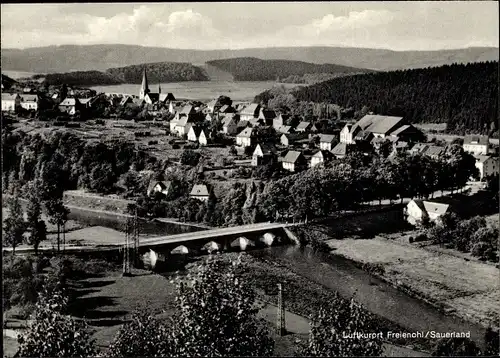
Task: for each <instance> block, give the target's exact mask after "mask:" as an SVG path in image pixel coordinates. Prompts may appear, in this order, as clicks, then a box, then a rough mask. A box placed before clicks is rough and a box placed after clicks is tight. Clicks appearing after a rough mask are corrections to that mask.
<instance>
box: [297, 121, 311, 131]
mask: <svg viewBox="0 0 500 358" xmlns="http://www.w3.org/2000/svg"><path fill="white" fill-rule="evenodd" d="M310 125H311V122H300V123H299V125H298V126H297V128H296V130H306V129H307V128H308V127H309V126H310Z"/></svg>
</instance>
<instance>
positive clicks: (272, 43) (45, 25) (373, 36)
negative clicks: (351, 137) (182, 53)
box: [1, 1, 499, 51]
mask: <svg viewBox="0 0 500 358" xmlns="http://www.w3.org/2000/svg"><path fill="white" fill-rule="evenodd" d="M498 27H499V11H498V2H496V1H484V2H472V1H450V2H447V1H439V2H434V1H433V2H425V1H422V2H420V1H415V2H386V1H380V2H307V3H305V2H291V3H286V2H277V3H272V2H267V3H258V2H251V3H250V2H249V3H242V2H239V3H220V2H218V3H195V2H183V3H112V4H111V3H107V4H106V3H101V4H96V3H87V4H82V3H73V4H54V3H51V4H2V5H1V39H2V41H1V47H2V48H28V47H41V46H50V45H90V44H132V45H143V46H159V47H169V48H184V49H204V50H206V49H240V48H253V47H281V46H344V47H365V48H385V49H391V50H399V51H404V50H440V49H455V48H465V47H473V46H492V47H498V42H499V32H498V31H499V30H498Z"/></svg>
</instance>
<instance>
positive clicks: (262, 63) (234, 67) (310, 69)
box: [207, 57, 372, 81]
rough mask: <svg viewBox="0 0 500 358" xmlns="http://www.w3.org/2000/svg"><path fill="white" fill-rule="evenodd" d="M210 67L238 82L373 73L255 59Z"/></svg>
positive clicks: (288, 61)
mask: <svg viewBox="0 0 500 358" xmlns="http://www.w3.org/2000/svg"><path fill="white" fill-rule="evenodd" d="M207 63H208V64H209V65H211V66H214V67H217V68H219V69H221V70H223V71H226V72H229V73H231V74H232V75H233V76H234V79H235V80H236V81H274V80H281V79H282V78H288V77H290V76H294V75H297V76H303V75H305V74H325V73H326V74H331V73H333V74H348V73H349V74H352V73H360V72H362V73H366V72H372V70H368V69H366V70H365V69H359V68H354V67H347V66H340V65H334V64H322V65H318V64H314V63H308V62H302V61H290V60H261V59H258V58H255V57H240V58H231V59H224V60H214V61H209V62H207Z"/></svg>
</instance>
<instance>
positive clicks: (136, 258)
mask: <svg viewBox="0 0 500 358" xmlns="http://www.w3.org/2000/svg"><path fill="white" fill-rule="evenodd" d="M133 230H134V266H135V267H136V268H137V267H138V266H139V220H138V218H137V206H136V207H135V212H134V227H133Z"/></svg>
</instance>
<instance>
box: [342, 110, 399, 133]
mask: <svg viewBox="0 0 500 358" xmlns="http://www.w3.org/2000/svg"><path fill="white" fill-rule="evenodd" d="M402 120H403V117H393V116H380V115H374V114H367V115H366V116H364V117H363V118H361V119H360V120H359V121H357V122H356V125H355V126H359V127H360V128H361V129H362V130H365V131H367V132H372V133H380V134H388V132H389V131H391V130H392V129H393V128H394V127H396V126H397V125H398V124H399V123H400V122H401V121H402ZM355 126H354V127H353V128H352V129H351V131H354V129H355Z"/></svg>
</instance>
